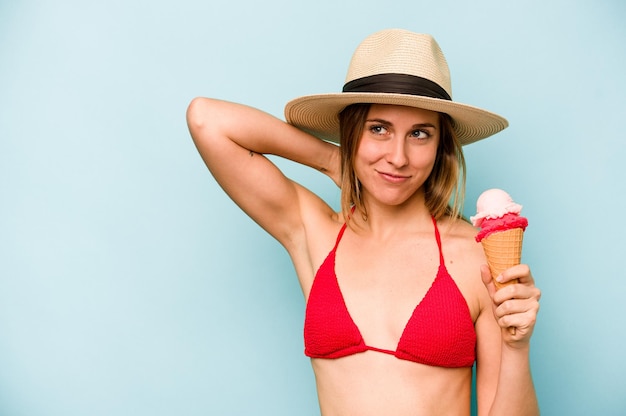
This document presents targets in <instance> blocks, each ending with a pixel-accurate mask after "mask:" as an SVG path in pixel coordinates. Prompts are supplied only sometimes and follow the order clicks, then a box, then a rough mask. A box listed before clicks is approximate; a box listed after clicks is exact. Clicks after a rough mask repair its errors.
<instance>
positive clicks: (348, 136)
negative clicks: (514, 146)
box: [339, 104, 465, 222]
mask: <svg viewBox="0 0 626 416" xmlns="http://www.w3.org/2000/svg"><path fill="white" fill-rule="evenodd" d="M370 107H371V104H352V105H349V106H348V107H346V108H345V109H344V110H343V111H341V113H339V129H340V135H341V139H340V145H341V212H342V214H343V217H344V220H345V221H346V222H347V221H348V219H349V217H350V214H351V212H352V210H353V209H354V211H355V212H359V213H361V215H362V216H363V218H364V219H367V208H366V207H365V205H364V203H363V199H362V193H361V182H360V181H359V178H358V177H357V176H356V172H355V169H354V159H355V157H356V152H357V150H358V147H359V144H360V139H361V136H362V135H363V129H364V127H365V121H366V120H367V115H368V113H369V110H370ZM439 130H440V135H439V146H438V148H437V156H436V159H435V164H434V166H433V170H432V172H431V173H430V175H429V177H428V178H427V179H426V182H425V183H424V185H423V186H424V191H425V199H426V207H427V208H428V210H429V211H430V213H431V215H432V216H434V217H435V219H441V218H442V217H443V216H446V215H448V216H451V217H453V218H461V213H462V210H463V200H464V197H465V158H464V157H463V149H462V147H461V144H460V143H459V141H458V140H457V138H456V134H455V131H454V121H453V120H452V118H451V117H450V116H449V115H447V114H444V113H439Z"/></svg>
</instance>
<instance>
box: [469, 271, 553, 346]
mask: <svg viewBox="0 0 626 416" xmlns="http://www.w3.org/2000/svg"><path fill="white" fill-rule="evenodd" d="M481 278H482V280H483V283H484V284H485V287H486V288H487V291H488V292H489V296H490V297H491V300H492V302H493V313H494V317H495V319H496V321H497V323H498V325H499V326H500V327H501V328H502V329H507V331H503V334H504V335H503V336H504V337H505V339H506V340H507V341H509V342H517V341H521V340H528V339H529V337H530V334H532V331H533V328H534V326H535V321H536V319H537V313H538V311H539V299H540V298H541V291H540V290H539V289H538V288H536V287H535V284H534V279H533V277H532V274H531V273H530V268H529V267H528V266H527V265H525V264H520V265H517V266H513V267H511V268H509V269H507V270H505V271H504V272H503V273H502V274H501V275H500V276H498V277H497V280H498V281H499V282H501V283H506V282H511V283H512V284H509V285H506V286H503V287H501V288H500V289H497V287H496V285H495V283H494V282H493V280H492V278H491V275H490V273H489V268H488V267H487V266H486V265H483V266H482V267H481ZM516 280H517V283H514V281H516ZM513 329H514V330H513Z"/></svg>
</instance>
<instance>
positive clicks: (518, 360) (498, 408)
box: [489, 343, 539, 416]
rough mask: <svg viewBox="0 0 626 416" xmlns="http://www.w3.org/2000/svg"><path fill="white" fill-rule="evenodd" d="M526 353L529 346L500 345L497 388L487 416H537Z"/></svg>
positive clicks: (527, 353) (537, 406) (536, 403)
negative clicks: (500, 355)
mask: <svg viewBox="0 0 626 416" xmlns="http://www.w3.org/2000/svg"><path fill="white" fill-rule="evenodd" d="M529 349H530V346H529V345H526V346H524V347H523V348H515V347H511V346H508V345H507V344H506V343H503V345H502V360H501V363H500V374H499V377H498V386H497V389H496V395H495V397H494V400H493V405H492V406H491V411H490V412H489V414H490V415H492V416H499V415H506V416H515V415H520V416H521V415H523V416H532V415H539V404H538V402H537V395H536V393H535V387H534V385H533V380H532V375H531V372H530V357H529Z"/></svg>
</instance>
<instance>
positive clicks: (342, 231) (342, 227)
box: [333, 222, 348, 251]
mask: <svg viewBox="0 0 626 416" xmlns="http://www.w3.org/2000/svg"><path fill="white" fill-rule="evenodd" d="M347 225H348V223H345V222H344V223H343V225H342V226H341V230H339V234H337V241H335V247H333V251H337V247H339V242H340V241H341V237H343V233H344V232H345V231H346V227H347Z"/></svg>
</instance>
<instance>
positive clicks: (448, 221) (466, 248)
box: [439, 218, 485, 262]
mask: <svg viewBox="0 0 626 416" xmlns="http://www.w3.org/2000/svg"><path fill="white" fill-rule="evenodd" d="M439 224H440V225H439V232H440V233H441V239H442V244H443V247H444V250H445V251H446V252H448V253H449V255H450V256H452V257H454V258H456V259H457V261H461V259H462V261H463V262H465V261H478V262H484V260H485V259H484V254H483V250H482V247H481V245H480V244H479V243H477V242H476V234H477V232H478V231H477V229H476V228H474V226H472V225H471V224H470V223H469V222H467V221H466V220H463V219H452V218H444V219H442V220H440V221H439Z"/></svg>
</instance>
